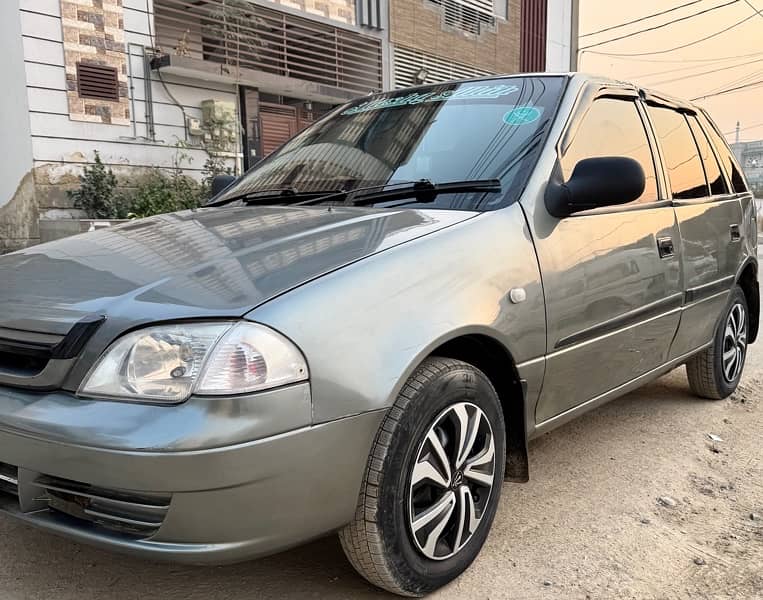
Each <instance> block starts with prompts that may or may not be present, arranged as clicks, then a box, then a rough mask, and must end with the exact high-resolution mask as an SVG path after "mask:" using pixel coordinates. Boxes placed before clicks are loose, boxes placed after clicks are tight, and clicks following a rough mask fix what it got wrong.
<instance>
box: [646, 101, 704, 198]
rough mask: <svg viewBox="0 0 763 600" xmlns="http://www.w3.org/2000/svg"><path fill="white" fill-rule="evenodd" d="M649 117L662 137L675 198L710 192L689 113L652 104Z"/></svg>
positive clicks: (664, 158)
mask: <svg viewBox="0 0 763 600" xmlns="http://www.w3.org/2000/svg"><path fill="white" fill-rule="evenodd" d="M648 112H649V117H650V118H651V120H652V124H653V125H654V130H655V133H656V134H657V137H658V138H659V140H660V146H661V148H662V157H663V160H664V161H665V168H666V169H667V171H668V180H669V181H670V187H671V189H672V190H673V198H674V199H675V200H692V199H695V198H705V197H707V196H708V195H709V192H708V186H707V181H706V180H705V171H704V168H703V166H702V159H701V158H700V156H699V150H698V149H697V144H696V143H695V142H694V136H693V135H692V132H691V129H689V123H688V122H687V121H686V117H685V116H684V115H683V114H681V113H679V112H678V111H675V110H673V109H670V108H662V107H659V106H650V107H649V108H648Z"/></svg>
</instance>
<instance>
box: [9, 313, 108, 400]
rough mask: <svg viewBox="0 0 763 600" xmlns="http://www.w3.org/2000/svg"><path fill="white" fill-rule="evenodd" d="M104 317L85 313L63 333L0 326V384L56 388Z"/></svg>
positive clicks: (33, 387) (31, 387)
mask: <svg viewBox="0 0 763 600" xmlns="http://www.w3.org/2000/svg"><path fill="white" fill-rule="evenodd" d="M104 320H105V317H104V316H102V315H88V316H86V317H84V318H82V319H81V320H79V321H77V322H76V323H74V325H72V326H71V329H69V332H68V333H66V334H65V335H64V334H60V333H43V332H39V331H27V330H23V329H16V328H15V327H4V326H0V385H8V386H21V387H25V388H28V389H55V388H57V387H58V386H59V385H60V384H61V383H62V381H63V379H64V377H65V376H66V374H67V372H68V369H69V368H70V367H71V363H72V362H73V359H75V358H77V357H78V356H79V354H80V352H81V351H82V349H83V348H84V346H85V343H86V342H87V341H88V340H89V339H90V337H91V336H92V335H93V333H95V331H96V329H98V327H100V325H101V323H103V321H104ZM67 361H68V362H67Z"/></svg>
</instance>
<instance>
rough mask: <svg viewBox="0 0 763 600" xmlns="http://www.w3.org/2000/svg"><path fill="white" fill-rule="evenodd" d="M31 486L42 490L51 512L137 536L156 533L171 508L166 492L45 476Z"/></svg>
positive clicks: (43, 497)
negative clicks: (157, 492) (144, 490)
mask: <svg viewBox="0 0 763 600" xmlns="http://www.w3.org/2000/svg"><path fill="white" fill-rule="evenodd" d="M33 485H34V486H35V487H38V488H41V489H42V490H43V491H44V496H42V497H40V498H39V499H40V500H42V499H46V500H47V502H48V507H49V509H50V510H52V511H55V512H59V513H63V514H65V515H68V516H70V517H74V518H76V519H81V520H84V521H89V522H90V523H93V524H95V525H97V526H100V527H104V528H106V529H109V530H112V531H117V532H120V533H124V534H128V535H134V536H139V537H147V536H150V535H152V534H154V533H156V531H158V529H159V527H161V525H162V523H163V522H164V518H165V517H166V516H167V511H168V510H169V508H170V496H169V495H163V494H145V493H135V492H128V491H123V490H107V489H103V488H98V487H94V486H91V485H88V484H85V483H79V482H76V481H70V480H68V479H61V478H58V477H51V476H48V475H40V476H39V477H37V478H36V479H35V481H34V483H33Z"/></svg>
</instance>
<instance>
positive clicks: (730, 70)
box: [579, 0, 763, 141]
mask: <svg viewBox="0 0 763 600" xmlns="http://www.w3.org/2000/svg"><path fill="white" fill-rule="evenodd" d="M690 1H691V0H640V1H639V2H626V1H623V0H580V34H581V35H583V34H586V33H590V32H592V31H596V30H599V29H602V28H605V27H610V26H612V25H618V24H620V23H623V22H626V21H630V20H633V19H637V18H640V17H643V16H646V15H649V14H654V13H656V12H660V11H664V10H667V9H670V8H672V7H675V6H680V5H682V4H686V3H687V2H690ZM729 2H731V4H730V5H729V6H726V7H723V8H719V9H717V10H713V11H711V12H708V13H707V14H703V15H700V16H697V17H693V18H690V19H687V20H685V21H682V22H679V23H675V24H672V25H668V26H667V27H664V28H661V29H657V30H655V31H650V32H646V33H642V34H640V35H637V36H634V37H630V38H627V39H623V40H619V41H614V42H612V43H609V44H604V45H600V46H596V47H594V48H591V49H590V50H591V51H596V52H608V53H622V54H634V53H646V52H654V51H661V50H666V49H669V48H674V47H676V46H680V45H683V44H687V43H689V42H693V41H695V40H698V39H700V38H704V37H706V36H710V35H712V34H714V33H716V32H718V31H720V30H722V29H725V28H726V27H730V26H731V25H733V24H734V23H736V22H738V21H741V20H742V19H744V18H746V17H748V16H751V17H752V18H750V19H749V20H747V21H746V22H745V23H743V24H741V25H739V26H738V27H735V28H733V29H731V30H730V31H727V32H726V33H723V34H720V35H718V36H715V37H713V38H712V39H708V40H706V41H704V42H701V43H698V44H694V45H692V46H689V47H687V48H684V49H680V50H676V51H673V52H667V53H661V54H649V55H646V56H640V57H615V56H602V55H597V54H593V53H592V52H591V51H585V50H581V55H580V63H579V69H580V70H581V71H586V72H589V73H595V74H600V75H606V76H609V77H612V78H616V79H622V80H627V81H633V82H635V83H638V84H639V85H642V86H644V87H649V88H652V89H655V90H660V91H662V92H665V93H666V94H670V95H673V96H678V97H682V98H687V99H691V98H695V97H698V96H702V95H705V94H707V93H711V92H713V91H717V90H718V89H726V88H729V87H735V86H736V85H744V84H745V83H750V82H756V81H763V15H760V14H759V15H755V12H754V10H753V7H754V8H755V9H756V10H759V11H763V0H699V1H698V2H697V3H696V4H692V5H691V6H687V7H685V8H682V9H680V10H677V11H673V12H670V13H668V14H666V15H662V16H660V17H656V18H654V19H649V20H646V21H642V22H640V23H636V24H634V25H629V26H627V27H622V28H619V29H614V30H612V31H608V32H605V33H601V34H598V35H595V36H586V37H581V39H580V47H581V49H583V48H584V47H585V46H588V45H590V44H595V43H598V42H602V41H605V40H607V39H611V38H614V37H619V36H621V35H625V34H629V33H632V32H634V31H638V30H641V29H646V28H647V27H652V26H655V25H659V24H660V23H664V22H666V21H670V20H673V19H678V18H681V17H685V16H688V15H691V14H693V13H696V12H699V11H702V10H706V9H709V8H713V7H714V6H721V5H723V4H726V3H729ZM753 54H754V55H753ZM747 55H753V56H747ZM718 59H725V60H718ZM708 71H714V72H712V73H708ZM697 103H698V104H701V105H702V106H704V107H705V108H707V110H708V111H709V112H710V114H711V115H712V117H713V119H714V120H715V121H716V122H717V123H718V125H719V127H720V128H721V130H722V131H723V132H725V133H727V137H728V139H729V141H734V129H735V127H736V122H737V121H740V122H741V127H742V129H743V130H742V131H741V133H740V139H741V140H743V141H744V140H755V139H763V85H761V86H759V87H753V88H749V89H747V90H744V91H740V92H736V93H731V94H726V95H723V96H717V97H714V98H708V99H706V100H700V101H697Z"/></svg>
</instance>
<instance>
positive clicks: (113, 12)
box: [61, 0, 130, 125]
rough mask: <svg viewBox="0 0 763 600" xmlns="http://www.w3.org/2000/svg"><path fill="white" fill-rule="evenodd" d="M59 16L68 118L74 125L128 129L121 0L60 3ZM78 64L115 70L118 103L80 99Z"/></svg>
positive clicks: (128, 114) (128, 105)
mask: <svg viewBox="0 0 763 600" xmlns="http://www.w3.org/2000/svg"><path fill="white" fill-rule="evenodd" d="M61 16H62V26H63V35H64V60H65V65H66V87H67V96H68V98H69V117H70V118H71V119H73V120H75V121H89V122H93V123H105V124H113V125H130V103H129V99H128V93H127V57H126V54H125V33H124V14H123V8H122V0H61ZM78 62H83V63H90V64H97V65H107V66H110V67H115V68H116V69H117V72H118V77H119V98H120V99H119V101H118V102H110V101H108V100H94V99H91V98H80V96H79V93H78V92H77V63H78Z"/></svg>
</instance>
